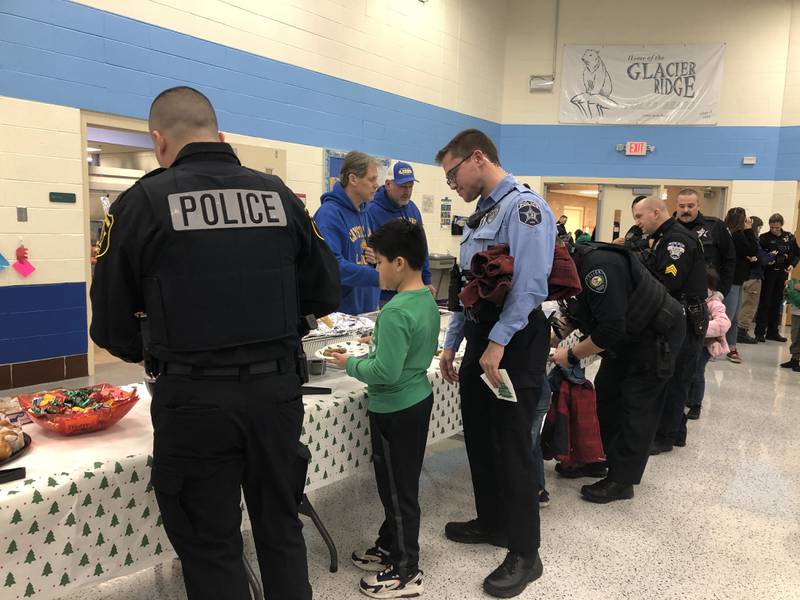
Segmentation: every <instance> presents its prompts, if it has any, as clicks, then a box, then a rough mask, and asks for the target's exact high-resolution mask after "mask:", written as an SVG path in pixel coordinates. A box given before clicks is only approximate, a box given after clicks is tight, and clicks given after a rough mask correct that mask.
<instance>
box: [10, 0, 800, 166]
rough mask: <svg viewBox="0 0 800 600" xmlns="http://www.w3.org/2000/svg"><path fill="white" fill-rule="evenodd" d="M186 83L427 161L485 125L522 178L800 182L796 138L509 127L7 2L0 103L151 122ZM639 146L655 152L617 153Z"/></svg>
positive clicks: (384, 151)
mask: <svg viewBox="0 0 800 600" xmlns="http://www.w3.org/2000/svg"><path fill="white" fill-rule="evenodd" d="M180 84H186V85H192V86H194V87H197V88H199V89H201V90H203V91H204V92H205V93H207V94H208V95H209V97H210V98H211V100H212V101H213V102H214V104H215V106H216V108H217V110H218V113H219V118H220V126H221V128H222V129H224V130H226V131H231V132H236V133H242V134H247V135H252V136H257V137H264V138H270V139H277V140H284V141H289V142H296V143H300V144H307V145H312V146H321V147H328V148H338V149H351V148H358V149H360V150H363V151H365V152H370V153H373V154H378V155H384V156H393V157H397V158H403V159H405V160H412V161H417V162H422V163H432V162H433V157H434V155H435V154H436V151H437V150H438V149H439V148H440V147H441V146H442V145H443V144H444V143H445V142H446V141H447V140H448V139H449V138H450V137H451V136H452V135H453V134H454V133H456V132H457V131H459V130H461V129H465V128H467V127H478V128H480V129H483V130H484V131H486V132H487V133H488V134H489V135H490V136H492V137H493V138H494V139H495V141H496V142H497V143H498V146H499V148H500V154H501V157H502V159H503V162H504V164H505V166H507V167H508V168H509V169H510V170H512V171H513V172H515V173H517V174H520V175H532V174H543V175H555V176H558V175H561V176H591V177H642V178H645V177H646V178H674V179H687V178H692V179H694V178H702V179H765V180H771V179H798V178H800V162H799V161H798V159H800V133H798V128H793V127H788V128H787V127H784V128H780V127H614V126H575V125H514V124H507V125H500V124H498V123H495V122H492V121H488V120H484V119H478V118H475V117H471V116H469V115H464V114H461V113H458V112H455V111H451V110H447V109H444V108H440V107H436V106H432V105H430V104H426V103H423V102H418V101H416V100H411V99H409V98H405V97H402V96H398V95H395V94H390V93H387V92H383V91H381V90H377V89H374V88H370V87H368V86H364V85H360V84H356V83H352V82H349V81H345V80H342V79H338V78H335V77H331V76H328V75H324V74H321V73H317V72H314V71H310V70H308V69H303V68H300V67H296V66H293V65H289V64H286V63H282V62H278V61H275V60H271V59H268V58H264V57H261V56H257V55H254V54H250V53H247V52H243V51H241V50H237V49H235V48H229V47H226V46H222V45H220V44H216V43H213V42H208V41H205V40H200V39H197V38H194V37H191V36H188V35H184V34H181V33H177V32H175V31H171V30H167V29H163V28H160V27H157V26H154V25H150V24H147V23H142V22H139V21H135V20H132V19H128V18H125V17H120V16H118V15H114V14H111V13H107V12H104V11H101V10H97V9H94V8H91V7H87V6H84V5H80V4H73V3H72V2H68V1H66V0H37V1H36V2H30V1H29V0H3V2H2V3H0V95H6V96H12V97H18V98H25V99H30V100H38V101H42V102H49V103H52V104H61V105H66V106H74V107H79V108H84V109H88V110H95V111H99V112H107V113H114V114H120V115H126V116H132V117H138V118H144V117H146V115H147V111H148V108H149V104H150V101H151V100H152V98H153V97H154V96H155V95H156V94H157V93H158V92H160V91H161V90H163V89H164V88H166V87H170V86H173V85H180ZM641 139H644V140H646V141H647V142H648V143H650V144H652V145H655V146H656V152H655V153H654V154H652V155H650V156H647V157H643V158H626V157H624V156H622V155H621V154H619V153H617V152H616V151H615V150H614V146H615V145H616V144H617V143H621V142H624V141H626V140H641ZM745 155H756V156H758V164H757V165H756V166H754V167H746V166H743V165H741V158H742V156H745Z"/></svg>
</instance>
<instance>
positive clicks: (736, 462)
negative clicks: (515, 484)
mask: <svg viewBox="0 0 800 600" xmlns="http://www.w3.org/2000/svg"><path fill="white" fill-rule="evenodd" d="M740 352H741V354H742V358H743V360H744V362H743V364H741V365H733V364H731V363H729V362H727V361H722V362H716V363H710V364H709V367H708V373H707V382H708V383H707V393H706V401H705V406H704V410H703V416H702V418H701V419H700V420H699V421H693V422H690V432H689V445H688V446H687V447H686V448H683V449H676V450H675V451H673V452H672V453H670V454H667V455H662V456H657V457H653V459H652V460H651V462H650V464H649V465H648V469H647V472H646V473H645V478H644V481H643V482H642V485H640V486H639V487H638V488H637V490H636V497H635V498H634V499H633V500H632V501H628V502H617V503H613V504H610V505H605V506H598V505H593V504H589V503H586V502H583V501H582V500H580V499H579V497H578V488H579V487H580V485H581V483H582V481H581V480H574V481H568V480H562V479H558V478H557V477H556V476H555V473H554V472H553V470H552V468H553V466H552V463H547V464H546V467H545V468H546V472H547V477H548V484H547V486H548V488H549V490H550V493H551V496H552V502H551V504H550V506H549V507H547V508H545V509H543V510H542V515H541V516H542V540H543V543H542V550H541V553H542V559H543V561H544V565H545V572H544V576H543V577H542V578H541V579H540V580H539V581H537V582H536V583H535V584H533V585H531V586H530V587H529V588H528V590H526V592H525V593H524V594H523V595H522V596H521V598H526V599H533V598H543V599H548V600H561V599H563V600H584V599H585V600H589V599H591V600H601V599H608V600H618V599H635V600H650V599H652V600H672V599H674V600H678V599H691V600H696V599H697V600H700V599H702V600H705V599H709V600H710V599H757V600H782V599H785V600H796V599H800V373H794V372H792V371H790V370H787V369H779V368H778V367H777V364H778V363H779V362H781V361H783V360H786V357H787V356H788V344H784V345H779V344H776V343H767V344H762V345H759V346H742V347H740ZM139 373H140V371H139V369H138V367H132V366H130V365H121V364H109V365H104V366H102V367H101V368H100V369H98V375H97V376H96V378H95V379H96V380H101V379H102V380H107V381H112V382H114V383H125V382H130V381H132V380H138V379H140V375H139ZM83 381H85V380H78V381H73V382H72V383H82V382H83ZM311 500H312V502H313V503H314V505H315V507H316V509H317V511H318V512H319V513H320V515H321V516H322V517H323V519H324V520H325V522H326V524H327V525H328V527H329V529H330V531H331V533H332V535H333V536H334V538H335V539H336V542H337V544H338V547H339V551H340V554H341V555H342V556H341V557H342V559H343V560H342V564H341V568H340V570H339V572H338V573H336V574H331V573H329V572H328V570H327V552H326V550H325V547H324V545H323V544H322V541H321V540H320V538H319V535H318V534H317V532H316V531H315V530H314V529H313V527H311V526H310V524H309V523H307V526H306V528H305V533H306V539H307V542H308V549H309V571H310V574H311V579H312V585H313V586H314V592H315V597H316V598H318V599H348V598H359V597H362V596H361V595H360V594H359V593H358V591H357V589H356V584H357V581H358V578H359V576H360V572H359V571H358V570H357V569H356V568H355V567H353V566H352V565H350V564H349V562H348V561H347V560H346V557H347V556H348V555H349V553H350V552H351V551H352V550H353V549H354V548H356V547H360V546H365V545H368V544H370V543H371V542H372V541H373V539H374V537H375V528H376V527H377V526H378V524H379V519H380V504H379V502H378V497H377V493H376V491H375V485H374V482H373V481H372V478H371V476H370V474H369V473H365V474H364V475H362V476H358V477H354V478H352V479H350V480H347V481H345V482H342V483H339V484H337V485H334V486H331V487H329V488H326V489H323V490H320V491H318V492H316V493H314V494H312V496H311ZM421 506H422V511H423V522H422V531H421V540H420V541H421V547H422V568H423V569H424V570H425V576H426V588H427V592H426V594H425V596H426V597H428V598H431V599H433V598H436V599H450V598H452V599H470V598H485V597H486V596H485V595H484V594H483V592H482V591H481V589H480V583H481V580H482V578H483V577H484V576H485V575H486V574H487V573H488V572H489V571H490V570H491V569H492V568H494V567H495V566H496V565H497V564H498V563H499V562H500V561H501V560H502V558H503V551H502V550H500V549H497V548H493V547H492V548H490V547H485V546H477V547H473V546H462V545H456V544H452V543H449V542H447V541H446V540H445V539H444V536H443V527H444V524H445V522H446V521H447V520H449V519H453V518H458V519H466V518H470V517H471V516H472V496H471V487H470V482H469V475H468V469H467V462H466V457H465V454H464V449H463V445H462V444H461V443H460V442H459V441H457V440H451V441H447V442H444V443H442V444H438V445H437V446H435V447H433V448H432V449H431V452H430V455H429V456H428V458H427V459H426V463H425V468H424V473H423V476H422V482H421ZM246 542H247V543H246V551H247V553H248V555H249V557H250V559H251V560H252V561H253V563H254V564H255V557H254V552H253V546H252V541H251V540H250V539H247V541H246ZM0 596H1V594H0ZM185 597H186V596H185V592H184V591H183V587H182V582H181V579H180V567H179V565H178V563H169V564H166V565H162V566H160V567H157V568H155V569H149V570H146V571H142V572H140V573H137V574H134V575H131V576H128V577H124V578H119V579H116V580H113V581H111V582H108V583H104V584H102V585H99V586H97V587H95V588H91V589H87V590H85V591H81V592H80V593H76V594H73V595H71V596H69V597H66V598H64V600H79V599H80V600H112V599H113V600H145V599H147V600H150V599H152V598H164V599H167V598H169V599H172V598H185Z"/></svg>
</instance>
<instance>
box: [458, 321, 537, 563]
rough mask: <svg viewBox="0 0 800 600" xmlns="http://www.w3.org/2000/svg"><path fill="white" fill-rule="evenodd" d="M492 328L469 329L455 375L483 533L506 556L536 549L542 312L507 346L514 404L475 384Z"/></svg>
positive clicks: (506, 364) (505, 363) (503, 366)
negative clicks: (495, 538) (494, 538)
mask: <svg viewBox="0 0 800 600" xmlns="http://www.w3.org/2000/svg"><path fill="white" fill-rule="evenodd" d="M490 330H491V324H475V323H471V322H467V323H466V325H465V328H464V333H465V335H466V338H467V348H466V352H465V355H464V359H463V361H462V363H461V367H460V368H459V385H460V393H461V415H462V420H463V425H464V443H465V445H466V449H467V458H468V459H469V467H470V473H471V475H472V488H473V491H474V494H475V509H476V511H477V515H478V520H479V521H480V524H481V526H482V527H483V528H484V529H485V530H487V531H489V532H496V533H499V534H501V535H504V536H507V538H508V549H509V550H510V551H512V552H517V553H520V554H532V553H534V552H536V551H537V550H538V548H539V542H540V529H539V497H538V484H537V481H536V465H535V463H534V458H533V442H532V438H531V427H532V426H533V420H534V414H535V412H536V404H537V402H538V401H539V396H540V393H541V387H542V382H543V380H544V369H545V362H546V360H547V354H548V348H549V328H548V325H547V322H546V319H545V317H544V315H543V313H542V311H541V310H536V311H534V312H533V313H531V315H530V317H529V320H528V325H527V326H526V327H525V328H524V329H523V330H522V331H519V332H517V333H516V334H515V335H514V337H513V338H512V339H511V341H510V342H509V344H508V345H507V346H506V349H505V352H504V356H503V360H502V361H501V363H500V368H501V369H507V370H508V373H509V376H510V378H511V383H512V384H513V385H514V390H515V392H516V395H517V402H509V401H507V400H500V399H498V398H497V396H495V395H494V393H493V392H492V391H491V390H490V389H489V387H488V386H487V385H486V384H485V383H484V382H483V380H482V379H481V378H480V377H481V374H482V373H483V370H482V369H481V367H480V364H479V360H480V358H481V355H482V354H483V352H484V350H485V349H486V346H487V345H488V335H489V331H490Z"/></svg>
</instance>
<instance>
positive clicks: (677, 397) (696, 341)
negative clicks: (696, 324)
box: [656, 323, 705, 442]
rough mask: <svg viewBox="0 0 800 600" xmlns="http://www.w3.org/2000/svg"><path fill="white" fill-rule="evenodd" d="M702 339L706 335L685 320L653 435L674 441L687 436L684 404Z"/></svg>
mask: <svg viewBox="0 0 800 600" xmlns="http://www.w3.org/2000/svg"><path fill="white" fill-rule="evenodd" d="M704 343H705V335H704V334H698V333H696V332H695V330H694V329H693V328H691V327H690V326H689V325H688V323H687V328H686V337H685V338H684V340H683V344H682V345H681V349H680V352H679V353H678V359H677V361H676V362H675V374H674V375H673V376H672V377H671V378H670V380H669V381H668V382H667V387H666V388H665V389H664V410H663V412H662V414H661V422H660V424H659V426H658V432H657V433H656V437H657V438H658V439H660V440H665V441H673V442H674V441H680V440H685V439H686V417H685V415H684V408H685V407H686V405H687V403H688V400H689V389H690V388H691V387H692V382H693V381H694V378H695V374H696V372H697V369H698V368H699V366H700V355H701V353H702V351H703V345H704Z"/></svg>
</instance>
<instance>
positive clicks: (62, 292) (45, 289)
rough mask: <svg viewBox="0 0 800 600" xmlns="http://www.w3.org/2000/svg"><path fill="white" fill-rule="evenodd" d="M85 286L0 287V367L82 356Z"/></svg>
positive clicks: (84, 338) (66, 284)
mask: <svg viewBox="0 0 800 600" xmlns="http://www.w3.org/2000/svg"><path fill="white" fill-rule="evenodd" d="M86 332H87V323H86V284H85V283H83V282H78V283H57V284H49V285H12V286H2V287H0V364H8V363H16V362H25V361H31V360H40V359H44V358H53V357H57V356H71V355H74V354H85V353H86V352H87V350H88V340H87V333H86Z"/></svg>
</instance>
